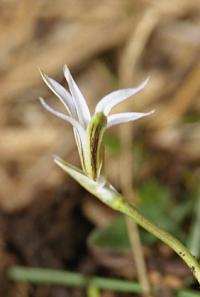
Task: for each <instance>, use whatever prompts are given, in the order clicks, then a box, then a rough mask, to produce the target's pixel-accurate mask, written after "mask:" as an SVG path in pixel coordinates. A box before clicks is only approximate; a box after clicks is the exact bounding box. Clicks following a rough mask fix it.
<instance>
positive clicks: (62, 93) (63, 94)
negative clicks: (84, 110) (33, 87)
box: [39, 69, 77, 118]
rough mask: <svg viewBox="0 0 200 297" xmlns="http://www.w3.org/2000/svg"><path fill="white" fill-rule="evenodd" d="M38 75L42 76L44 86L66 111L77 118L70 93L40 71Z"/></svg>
mask: <svg viewBox="0 0 200 297" xmlns="http://www.w3.org/2000/svg"><path fill="white" fill-rule="evenodd" d="M39 71H40V74H41V76H42V79H43V81H44V82H45V83H46V85H47V86H48V87H49V88H50V89H51V91H52V92H53V93H54V94H55V95H56V96H57V97H58V98H59V99H60V101H61V102H62V103H63V104H64V106H65V108H66V109H67V111H68V112H69V113H70V114H72V115H73V117H75V118H77V113H76V107H75V105H74V101H73V99H72V97H71V95H70V93H69V92H68V91H67V90H66V89H65V88H64V87H63V86H61V85H60V84H59V83H58V82H57V81H55V80H54V79H52V78H51V77H49V76H48V75H46V74H45V73H43V72H42V71H41V70H40V69H39Z"/></svg>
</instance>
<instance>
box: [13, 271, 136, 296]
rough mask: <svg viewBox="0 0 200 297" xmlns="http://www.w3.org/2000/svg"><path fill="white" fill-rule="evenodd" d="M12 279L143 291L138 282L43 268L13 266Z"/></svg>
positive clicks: (120, 290)
mask: <svg viewBox="0 0 200 297" xmlns="http://www.w3.org/2000/svg"><path fill="white" fill-rule="evenodd" d="M8 276H9V278H10V279H11V280H14V281H18V282H20V281H21V282H22V281H23V282H24V281H26V282H31V283H34V284H51V285H61V286H71V287H88V286H90V287H96V288H99V289H104V290H114V291H118V292H127V293H131V292H132V293H142V289H141V286H140V285H139V284H138V283H136V282H130V281H126V280H120V279H114V278H106V277H98V276H92V277H88V276H85V275H83V274H81V273H76V272H68V271H60V270H54V269H43V268H26V267H20V266H14V267H11V268H10V269H9V270H8Z"/></svg>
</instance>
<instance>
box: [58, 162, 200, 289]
mask: <svg viewBox="0 0 200 297" xmlns="http://www.w3.org/2000/svg"><path fill="white" fill-rule="evenodd" d="M55 162H56V164H57V165H58V166H60V167H61V168H62V169H63V170H64V171H66V172H67V173H68V174H69V175H70V176H71V177H72V178H74V179H75V180H76V181H77V182H78V183H79V184H80V185H81V186H83V187H84V188H85V189H86V190H87V191H89V192H90V193H92V194H93V195H94V196H96V197H97V198H98V199H100V200H101V201H102V202H103V203H105V204H107V205H108V206H109V207H111V208H113V209H115V210H117V211H120V212H121V213H124V214H125V215H127V216H128V217H131V218H132V219H133V220H134V221H135V222H136V223H137V224H138V225H140V226H141V227H143V228H144V229H146V230H147V231H148V232H150V233H151V234H153V235H154V236H156V237H157V238H159V239H160V240H162V241H163V242H164V243H166V244H167V245H168V246H170V247H171V248H172V249H173V250H174V251H175V252H176V253H177V254H178V255H179V256H180V257H181V258H182V259H183V261H184V262H185V263H186V264H187V265H188V266H189V268H190V270H191V272H192V273H193V275H194V277H195V278H196V279H197V281H198V282H199V284H200V264H199V263H198V261H197V260H196V259H195V257H194V256H192V254H191V253H190V252H189V251H188V250H187V248H186V247H185V246H184V245H183V244H182V243H181V242H180V241H179V240H177V239H176V238H175V237H173V236H172V235H171V234H169V233H167V232H166V231H164V230H162V229H161V228H160V227H158V226H157V225H155V224H154V223H152V222H151V221H149V220H148V219H147V218H146V217H144V216H143V215H142V214H141V213H140V212H139V211H138V210H137V209H136V207H134V206H133V205H131V204H130V203H128V201H127V200H126V199H125V198H124V197H123V196H122V195H121V194H119V193H118V192H117V191H116V190H115V189H114V188H113V187H112V185H110V184H108V183H106V182H105V181H104V182H98V181H94V180H92V179H90V178H89V177H87V176H86V175H85V174H83V172H81V171H80V170H78V169H77V168H76V167H74V166H72V165H70V164H68V163H66V162H64V161H62V160H61V159H58V158H57V159H55Z"/></svg>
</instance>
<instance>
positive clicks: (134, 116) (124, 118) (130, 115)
mask: <svg viewBox="0 0 200 297" xmlns="http://www.w3.org/2000/svg"><path fill="white" fill-rule="evenodd" d="M152 113H154V110H152V111H150V112H146V113H143V112H123V113H117V114H114V115H110V116H109V117H108V123H107V128H110V127H112V126H114V125H117V124H122V123H127V122H130V121H135V120H138V119H140V118H143V117H146V116H148V115H150V114H152Z"/></svg>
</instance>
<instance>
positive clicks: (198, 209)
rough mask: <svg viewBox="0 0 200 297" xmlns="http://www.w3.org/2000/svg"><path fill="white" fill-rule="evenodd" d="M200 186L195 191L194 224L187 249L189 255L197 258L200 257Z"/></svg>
mask: <svg viewBox="0 0 200 297" xmlns="http://www.w3.org/2000/svg"><path fill="white" fill-rule="evenodd" d="M199 226H200V186H199V187H198V189H197V201H196V205H195V213H194V222H193V224H192V228H191V236H190V240H189V245H188V248H189V250H190V251H191V253H192V254H193V255H194V256H195V257H197V258H199V256H200V232H199Z"/></svg>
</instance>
